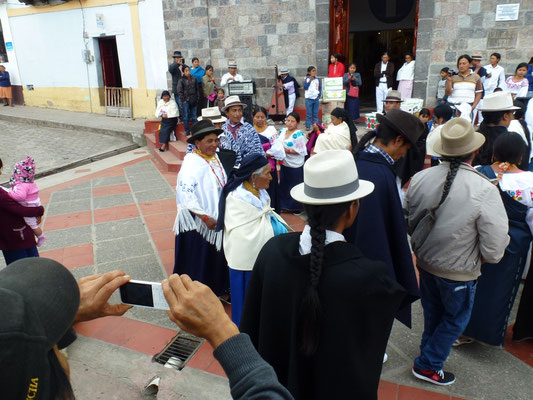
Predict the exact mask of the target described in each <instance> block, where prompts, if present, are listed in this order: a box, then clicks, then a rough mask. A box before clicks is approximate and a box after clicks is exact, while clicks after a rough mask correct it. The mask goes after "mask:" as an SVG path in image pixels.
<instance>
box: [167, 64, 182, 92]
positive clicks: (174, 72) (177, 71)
mask: <svg viewBox="0 0 533 400" xmlns="http://www.w3.org/2000/svg"><path fill="white" fill-rule="evenodd" d="M181 67H182V65H181V64H178V63H177V62H173V63H172V64H170V65H169V66H168V72H170V75H171V76H172V93H177V90H176V88H177V85H178V81H179V80H180V78H181V76H182V75H183V74H182V72H181Z"/></svg>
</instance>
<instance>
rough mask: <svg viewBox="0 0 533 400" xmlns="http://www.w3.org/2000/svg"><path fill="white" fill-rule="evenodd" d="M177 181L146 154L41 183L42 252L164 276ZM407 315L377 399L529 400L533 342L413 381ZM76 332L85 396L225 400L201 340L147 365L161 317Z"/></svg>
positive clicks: (294, 221)
mask: <svg viewBox="0 0 533 400" xmlns="http://www.w3.org/2000/svg"><path fill="white" fill-rule="evenodd" d="M175 182H176V174H175V173H167V172H164V171H163V170H162V168H161V167H160V166H159V165H157V163H155V162H154V159H153V158H152V157H151V156H150V155H149V154H148V152H147V150H146V148H141V149H138V150H136V151H132V152H129V153H124V154H122V155H120V156H116V157H112V158H109V159H107V160H102V161H98V162H95V163H93V164H90V165H88V166H85V167H83V168H80V169H77V170H74V171H70V172H65V173H62V174H57V175H54V176H50V177H46V178H44V179H43V180H39V181H38V182H37V183H38V185H39V186H40V187H41V188H42V191H41V195H42V201H43V203H45V206H46V214H45V218H44V219H43V228H44V231H45V233H46V235H47V236H48V240H47V242H46V243H45V245H44V246H43V247H42V248H41V249H40V252H41V255H42V256H45V257H50V258H54V259H56V260H58V261H60V262H62V263H63V264H64V265H66V266H67V267H68V268H69V269H71V271H72V273H73V274H74V275H75V276H76V277H77V278H79V277H82V276H86V275H90V274H94V273H99V272H106V271H109V270H113V269H116V268H121V269H123V270H124V271H126V272H127V273H128V274H130V275H131V276H132V277H133V278H136V279H146V280H161V279H162V278H164V277H165V276H167V274H169V273H171V272H172V268H173V260H174V235H173V233H172V230H171V229H172V225H173V222H174V217H175V200H174V191H173V186H174V185H175ZM284 217H285V218H286V219H287V222H288V223H289V224H291V226H293V228H294V229H295V230H301V229H302V228H303V226H304V224H303V221H302V220H301V219H299V218H298V217H295V216H293V215H284ZM2 261H3V260H2ZM113 300H115V301H118V296H117V295H114V297H113ZM413 310H414V311H413V315H414V321H413V329H412V330H409V329H407V328H405V327H404V326H402V325H401V324H398V323H395V324H394V328H393V332H392V334H391V339H390V341H389V346H388V349H387V352H388V354H389V361H388V362H387V363H386V364H385V365H384V367H383V373H382V381H381V384H380V391H379V400H392V399H395V400H398V399H403V400H407V399H409V400H416V399H424V400H439V399H440V400H444V399H447V400H451V399H452V398H453V399H468V400H477V399H479V400H481V399H482V400H491V399H494V400H496V399H498V400H500V399H516V400H526V399H527V400H530V399H531V397H532V396H531V393H533V368H532V367H531V366H533V343H520V344H513V343H509V344H508V345H506V348H505V350H503V349H495V348H490V347H484V346H481V345H478V344H473V345H469V346H463V347H461V348H459V349H454V350H452V353H451V355H450V358H449V360H448V362H447V364H446V367H447V369H449V370H451V371H452V372H454V373H455V374H456V375H457V382H456V383H455V384H453V385H451V386H448V387H436V386H433V385H431V384H429V383H425V382H421V381H419V380H417V379H415V378H414V377H413V376H412V375H411V372H410V368H411V365H412V360H413V358H414V357H415V356H416V355H417V352H418V344H419V340H420V337H421V333H422V328H423V323H422V312H421V308H420V302H417V303H415V304H414V307H413ZM511 320H512V319H511ZM76 330H77V331H78V333H79V336H80V337H79V339H78V340H77V341H76V342H75V343H74V344H73V345H72V346H70V347H69V349H68V353H69V358H70V361H71V371H72V381H73V386H74V388H75V392H76V395H77V397H78V398H79V399H81V400H84V399H124V398H128V399H141V398H142V396H141V394H140V390H141V389H142V387H143V386H144V384H146V383H147V381H148V380H149V379H150V378H151V377H152V376H154V375H159V376H161V377H162V382H161V387H160V392H159V396H158V398H160V399H171V398H172V399H195V400H196V399H229V398H230V395H229V390H228V387H227V381H226V379H225V377H224V372H223V371H222V369H221V367H220V365H218V363H217V362H216V360H214V359H213V357H212V349H211V348H210V346H209V344H207V343H204V345H203V346H202V347H201V348H200V350H199V351H198V352H197V353H196V355H195V356H194V357H193V358H192V359H191V361H190V362H189V363H188V364H187V366H186V367H185V368H184V369H183V370H182V371H181V372H177V371H174V370H169V369H165V368H163V367H162V366H160V365H158V364H155V363H151V362H150V360H151V356H152V355H154V354H156V353H157V352H159V351H160V350H161V349H162V348H163V347H164V345H165V344H166V343H167V342H168V341H169V340H170V339H171V338H172V337H173V336H174V335H175V334H176V331H177V327H176V326H175V325H174V324H173V323H172V322H171V321H170V320H169V319H168V317H167V316H166V314H165V313H164V312H162V311H157V310H148V309H132V310H130V311H129V312H128V313H127V314H126V315H125V316H123V317H108V318H103V319H99V320H95V321H92V322H87V323H82V324H78V325H77V326H76ZM339 346H343V344H342V343H339ZM528 363H529V365H528ZM96 383H97V384H96ZM332 384H334V383H332Z"/></svg>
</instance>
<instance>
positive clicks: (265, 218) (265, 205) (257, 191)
mask: <svg viewBox="0 0 533 400" xmlns="http://www.w3.org/2000/svg"><path fill="white" fill-rule="evenodd" d="M271 181H272V175H271V173H270V164H269V162H268V160H267V158H266V157H265V156H264V155H261V154H255V153H254V154H250V155H248V156H245V157H244V158H243V159H242V161H241V163H240V165H239V167H238V168H235V169H234V170H233V171H232V173H231V176H230V178H229V180H228V184H227V185H226V186H225V187H224V190H223V193H222V196H221V197H220V205H219V217H218V223H217V230H219V229H222V228H224V254H225V255H226V259H227V260H228V265H229V279H230V287H231V319H232V320H233V322H234V323H235V324H237V325H239V322H240V320H241V313H242V306H243V304H244V297H245V294H246V287H247V286H248V280H249V279H250V275H251V274H252V269H253V267H254V264H255V260H256V258H257V255H258V254H259V251H260V250H261V248H262V247H263V245H264V244H265V243H266V242H267V241H268V240H269V239H270V238H272V237H274V236H276V235H279V234H282V233H286V232H287V229H288V226H287V224H286V223H285V221H283V219H282V218H281V217H280V216H279V215H278V214H276V213H275V212H274V210H273V209H272V207H270V197H269V196H268V193H267V189H268V186H269V184H270V182H271Z"/></svg>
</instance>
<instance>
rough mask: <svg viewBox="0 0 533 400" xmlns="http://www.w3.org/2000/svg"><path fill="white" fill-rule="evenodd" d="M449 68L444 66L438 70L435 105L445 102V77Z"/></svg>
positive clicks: (446, 97)
mask: <svg viewBox="0 0 533 400" xmlns="http://www.w3.org/2000/svg"><path fill="white" fill-rule="evenodd" d="M449 70H450V68H448V67H444V68H443V69H441V70H440V81H439V83H438V84H437V105H439V104H441V103H446V101H447V100H448V96H446V78H447V77H448V71H449Z"/></svg>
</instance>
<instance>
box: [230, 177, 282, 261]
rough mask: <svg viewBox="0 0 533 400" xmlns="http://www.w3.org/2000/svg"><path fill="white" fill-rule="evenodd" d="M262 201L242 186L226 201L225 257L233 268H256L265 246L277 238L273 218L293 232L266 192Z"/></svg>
mask: <svg viewBox="0 0 533 400" xmlns="http://www.w3.org/2000/svg"><path fill="white" fill-rule="evenodd" d="M244 192H247V193H248V194H249V196H248V195H247V194H246V193H244ZM252 197H253V199H252ZM260 198H261V199H258V198H257V197H255V196H253V194H251V193H250V192H248V191H247V190H246V189H244V188H243V187H242V185H241V186H239V187H238V188H237V189H235V190H234V191H233V192H231V193H230V194H229V195H228V197H227V198H226V211H225V214H224V255H225V256H226V260H227V261H228V265H229V267H230V268H231V269H235V270H238V271H251V270H252V269H253V267H254V264H255V260H256V258H257V255H258V254H259V252H260V251H261V249H262V248H263V245H264V244H265V243H266V242H267V241H268V240H269V239H270V238H272V237H274V230H273V228H272V223H271V221H270V217H271V216H273V217H275V218H277V219H278V220H279V221H280V222H281V223H283V224H284V225H285V226H286V227H287V230H290V228H289V227H288V225H287V224H286V223H285V221H284V220H283V219H282V218H281V217H280V216H279V215H278V214H276V213H275V212H274V210H273V209H272V208H271V207H270V198H269V197H268V193H267V192H266V190H261V191H260ZM258 206H261V207H262V208H258Z"/></svg>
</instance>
